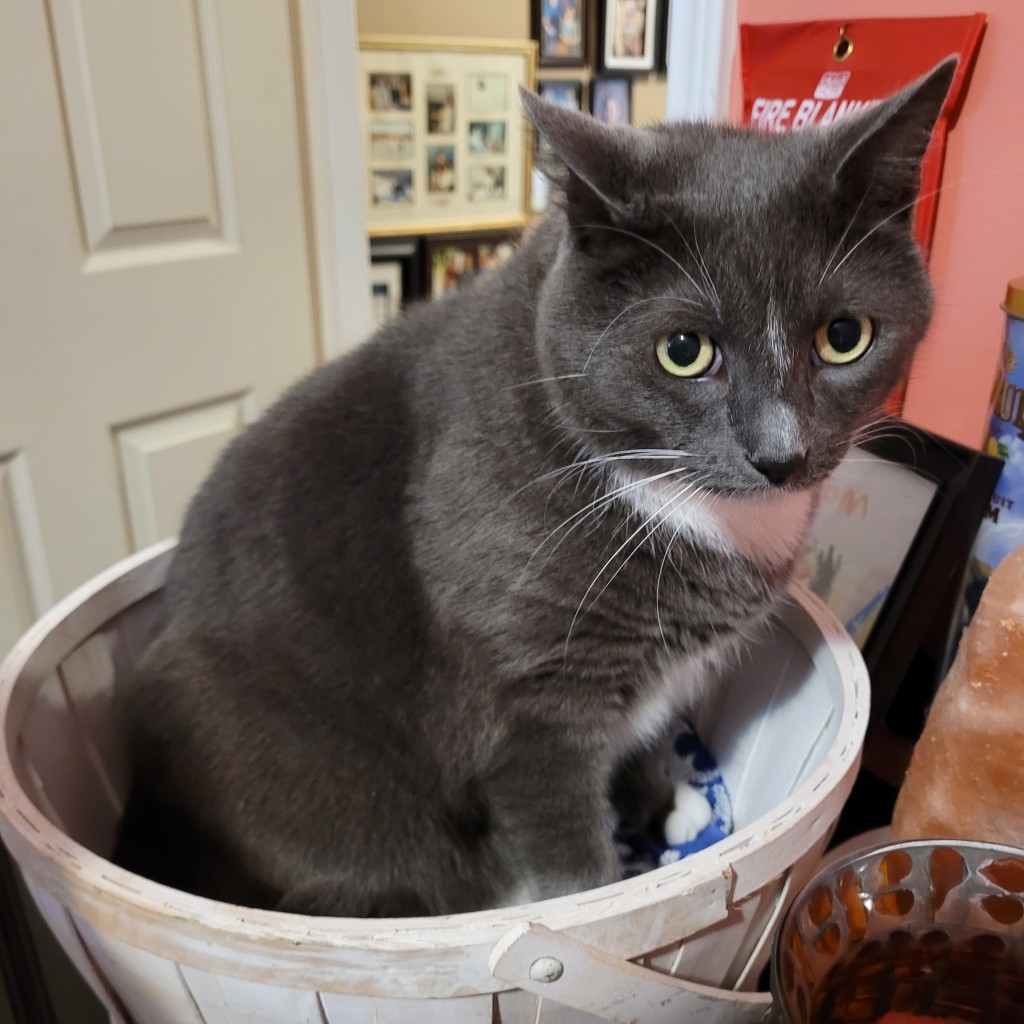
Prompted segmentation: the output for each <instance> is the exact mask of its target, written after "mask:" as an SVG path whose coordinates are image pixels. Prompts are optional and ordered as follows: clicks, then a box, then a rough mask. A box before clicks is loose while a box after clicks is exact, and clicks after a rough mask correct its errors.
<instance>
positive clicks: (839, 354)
mask: <svg viewBox="0 0 1024 1024" xmlns="http://www.w3.org/2000/svg"><path fill="white" fill-rule="evenodd" d="M874 337H875V328H874V325H873V324H872V323H871V321H870V320H869V319H868V318H867V317H866V316H838V317H836V318H835V320H830V321H829V322H828V323H827V324H822V325H821V327H819V328H818V329H817V331H815V333H814V351H815V352H816V353H817V356H818V358H819V359H820V360H821V361H822V362H823V363H828V364H829V365H830V366H842V365H843V363H852V362H854V360H856V359H860V357H861V356H862V355H864V353H865V352H867V350H868V349H869V348H870V347H871V342H872V341H873V340H874Z"/></svg>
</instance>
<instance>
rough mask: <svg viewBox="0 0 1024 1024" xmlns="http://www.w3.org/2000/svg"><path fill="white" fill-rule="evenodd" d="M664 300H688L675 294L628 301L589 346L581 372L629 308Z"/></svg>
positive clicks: (586, 367) (585, 368) (585, 370)
mask: <svg viewBox="0 0 1024 1024" xmlns="http://www.w3.org/2000/svg"><path fill="white" fill-rule="evenodd" d="M665 300H669V301H672V302H689V300H688V299H683V298H680V297H679V296H677V295H651V296H649V297H648V298H646V299H637V300H636V302H632V303H630V304H629V305H628V306H627V307H626V308H625V309H623V310H622V311H621V312H620V313H617V314H616V315H615V317H614V318H613V319H612V320H611V321H610V322H609V324H608V326H607V327H605V329H604V330H603V331H602V332H601V335H600V337H599V338H598V339H597V341H595V342H594V344H593V345H592V346H591V349H590V352H589V353H588V354H587V361H586V362H585V363H584V364H583V371H582V372H583V373H584V374H585V373H586V372H587V369H588V367H589V366H590V360H591V359H593V358H594V353H595V352H596V351H597V346H598V345H600V344H601V342H602V341H604V339H605V337H606V335H607V334H608V332H609V331H610V330H611V329H612V328H613V327H614V326H615V325H616V324H617V323H618V322H619V320H621V319H622V318H623V317H624V316H625V315H626V314H627V313H628V312H629V311H630V310H631V309H636V307H637V306H643V305H645V304H646V303H648V302H664V301H665ZM693 305H697V303H693Z"/></svg>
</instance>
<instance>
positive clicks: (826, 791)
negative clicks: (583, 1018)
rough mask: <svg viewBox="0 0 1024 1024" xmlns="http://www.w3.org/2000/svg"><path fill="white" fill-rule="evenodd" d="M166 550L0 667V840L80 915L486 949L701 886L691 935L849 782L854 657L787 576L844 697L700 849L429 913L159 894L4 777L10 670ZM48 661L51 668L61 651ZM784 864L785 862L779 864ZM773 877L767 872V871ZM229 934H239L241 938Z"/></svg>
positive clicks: (335, 943)
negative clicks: (764, 791)
mask: <svg viewBox="0 0 1024 1024" xmlns="http://www.w3.org/2000/svg"><path fill="white" fill-rule="evenodd" d="M175 545H176V541H174V540H173V539H172V540H167V541H162V542H160V543H158V544H154V545H152V546H151V547H148V548H146V549H144V550H142V551H140V552H137V553H136V554H134V555H132V556H129V557H128V558H125V559H123V560H121V561H119V562H117V563H115V564H114V565H113V566H111V567H110V568H108V569H106V570H104V571H103V572H101V573H99V574H98V575H96V576H95V577H93V578H92V579H91V580H89V581H87V582H86V583H84V584H82V585H81V586H80V587H78V588H77V589H76V590H74V591H73V592H72V593H71V594H69V595H68V596H67V597H66V598H64V599H63V600H62V601H60V602H58V603H57V604H56V605H55V606H54V607H53V608H52V609H51V610H50V611H49V612H47V613H46V614H45V615H43V616H42V617H41V618H40V619H39V620H38V621H37V622H36V623H35V624H34V625H33V626H32V627H31V628H30V629H29V630H28V631H27V632H26V633H25V634H24V635H23V636H22V638H21V639H20V640H19V641H18V642H17V643H16V644H15V646H14V647H13V648H12V650H11V651H10V653H9V654H8V655H7V657H6V658H5V659H4V660H3V662H2V663H0V836H2V838H3V839H4V840H5V841H6V842H7V845H8V846H9V847H20V848H21V849H22V850H23V849H25V848H26V847H27V848H28V849H30V850H31V851H32V852H33V853H34V855H35V856H36V858H38V859H39V860H41V861H43V862H44V864H46V865H48V866H49V868H50V871H49V872H48V873H49V874H51V875H52V873H54V872H55V873H56V874H57V875H59V876H62V877H63V878H64V879H65V880H66V881H67V882H68V883H69V887H70V888H71V889H72V890H73V891H75V892H77V893H78V894H79V895H81V896H83V897H85V904H84V905H81V906H78V905H76V909H80V910H81V911H82V912H83V916H84V917H86V919H88V918H89V913H88V904H90V903H93V902H94V901H96V900H102V902H103V903H104V905H106V906H107V907H109V909H110V911H111V912H113V913H115V914H116V913H117V912H118V911H129V912H130V913H131V914H135V915H142V916H143V917H145V918H148V919H150V920H154V919H159V920H161V921H164V922H166V921H167V920H168V918H171V919H175V920H176V921H177V922H178V923H179V924H181V925H183V926H185V927H186V929H188V930H192V931H194V933H195V934H199V935H202V936H204V937H206V938H207V939H214V938H216V939H217V940H218V941H220V942H222V943H224V944H225V945H227V946H228V947H232V946H234V947H236V948H237V947H238V946H239V945H240V944H241V945H246V946H247V945H249V943H250V941H251V940H252V939H254V938H256V939H258V941H259V942H260V944H261V945H264V946H280V947H281V948H285V949H291V950H295V949H296V948H301V949H302V950H304V951H315V950H318V949H319V950H324V951H329V950H345V949H352V950H354V949H358V950H367V949H368V948H369V949H371V950H378V951H381V952H385V951H386V952H389V953H413V952H416V951H425V950H426V949H431V950H435V951H438V950H439V947H440V948H444V949H448V950H454V949H458V948H462V947H467V946H471V945H479V944H481V943H488V944H492V943H494V942H496V941H497V940H498V939H499V938H501V937H502V936H503V935H505V934H506V933H507V932H508V931H509V930H510V929H511V928H514V927H516V926H517V925H520V924H523V923H525V922H536V923H541V924H544V925H545V926H547V927H549V928H551V929H553V930H558V931H561V930H569V931H572V929H573V928H574V927H576V926H581V925H586V924H588V923H590V922H592V921H594V920H595V919H600V918H602V917H604V916H617V914H616V913H615V912H621V911H622V909H623V906H624V905H628V907H629V909H630V911H631V912H633V911H637V910H640V909H642V908H644V907H650V906H653V905H657V904H661V903H663V902H664V901H665V900H666V899H667V898H670V897H672V896H686V897H688V898H692V897H694V896H695V895H696V894H697V893H698V892H699V891H700V890H702V889H703V890H705V892H706V895H708V896H710V897H712V899H713V902H714V904H715V906H714V908H713V911H712V910H708V909H705V910H703V911H700V910H696V909H695V914H694V916H695V917H696V918H699V920H697V921H696V922H695V924H696V926H695V927H693V928H691V930H690V931H691V933H692V932H693V931H697V930H699V929H702V928H704V927H707V926H710V925H711V924H714V923H716V922H717V921H719V920H722V919H724V918H725V917H726V916H727V914H728V912H729V906H728V905H729V901H730V899H731V898H734V897H740V896H744V895H746V894H747V893H746V892H738V891H737V886H736V875H735V868H736V866H737V863H742V861H743V860H744V857H743V854H744V853H747V854H749V853H750V852H751V851H752V850H754V849H757V850H760V851H762V852H763V851H764V850H765V849H766V848H768V847H770V846H772V845H773V844H777V843H778V842H779V841H780V840H781V839H784V837H785V836H786V834H787V833H788V832H789V831H790V830H791V829H792V828H793V825H794V818H798V819H800V820H803V819H809V820H810V821H811V823H812V825H820V820H819V819H820V816H818V818H816V817H815V812H816V811H817V810H818V809H819V808H820V806H821V805H822V804H823V803H824V802H826V801H827V799H828V798H829V796H830V794H831V793H832V792H833V790H834V789H836V788H837V787H839V786H841V785H842V784H843V782H844V780H846V779H848V778H849V779H852V776H853V774H854V773H855V772H856V770H857V767H858V766H859V763H860V753H861V747H862V744H863V740H864V734H865V731H866V728H867V719H868V710H869V700H870V698H869V683H868V674H867V669H866V667H865V665H864V661H863V658H862V657H861V654H860V651H859V650H858V648H857V647H856V645H855V644H854V642H853V641H852V639H851V638H850V637H849V635H848V634H847V632H846V631H845V629H844V628H843V627H842V625H841V624H840V623H839V621H838V619H837V618H836V617H835V615H834V614H833V613H832V612H831V610H830V609H829V608H828V607H827V606H826V605H825V604H824V603H823V602H822V601H821V600H820V599H819V598H817V597H816V596H815V595H814V594H812V593H811V592H810V591H809V590H808V589H807V588H806V587H804V586H803V585H802V584H799V583H796V582H794V583H791V584H790V585H789V589H788V595H789V599H790V600H788V601H786V602H784V604H783V607H782V608H781V610H780V613H779V615H780V618H781V619H782V620H783V621H785V622H787V623H789V624H792V623H793V622H794V621H798V620H799V619H800V618H801V617H802V618H803V619H804V620H805V627H807V626H809V627H813V628H814V629H815V630H816V633H815V637H816V638H819V637H820V640H821V641H822V642H823V645H824V648H825V650H826V651H827V655H828V657H829V658H830V659H831V660H832V661H833V662H834V664H835V665H836V667H837V669H838V670H839V677H840V679H841V683H842V689H843V698H844V699H843V702H842V708H841V717H840V720H839V723H838V727H837V730H836V734H835V737H834V739H833V741H832V743H831V744H830V746H829V747H828V748H827V749H826V750H825V752H824V754H823V755H822V758H821V762H820V763H819V765H818V766H817V768H815V770H814V771H813V772H812V773H811V774H810V775H809V776H808V777H807V778H806V779H804V781H803V782H802V783H800V785H798V786H797V787H796V788H795V789H794V790H793V791H792V792H791V793H790V794H789V795H788V796H787V797H786V798H785V799H784V800H783V801H781V802H780V803H779V804H777V805H776V806H775V807H773V808H772V809H771V810H770V811H769V812H767V813H765V814H763V815H761V816H760V817H759V818H757V819H755V820H754V821H752V822H751V823H750V824H748V825H746V826H744V827H743V828H741V829H738V830H737V831H736V832H734V833H733V834H732V835H730V836H729V837H727V838H726V839H724V840H722V841H720V842H718V843H716V844H715V845H714V846H712V847H708V848H707V849H706V850H703V851H700V852H698V853H695V854H692V855H690V856H689V857H686V858H684V859H683V860H681V861H677V862H676V863H674V864H670V865H667V866H665V867H661V868H657V869H655V870H653V871H650V872H647V873H645V874H641V875H638V876H636V877H634V878H630V879H626V880H624V881H619V882H615V883H612V884H610V885H607V886H604V887H602V888H599V889H594V890H589V891H586V892H582V893H574V894H570V895H567V896H560V897H556V898H553V899H549V900H543V901H538V902H534V903H527V904H523V905H521V906H516V907H505V908H499V909H495V910H480V911H473V912H470V913H463V914H450V915H443V916H439V917H416V918H391V919H363V918H341V917H311V916H305V915H298V914H287V913H283V912H280V911H272V910H257V909H252V908H248V907H240V906H234V905H232V904H228V903H222V902H219V901H217V900H212V899H207V898H206V897H202V896H195V895H192V894H190V893H185V892H181V891H179V890H176V889H171V888H169V887H167V886H164V885H161V884H160V883H157V882H152V881H150V880H149V879H146V878H143V877H142V876H139V875H135V874H133V873H132V872H129V871H127V870H125V869H124V868H121V867H119V866H117V865H115V864H114V863H113V862H111V861H109V860H107V859H105V858H103V857H101V856H99V855H98V854H96V853H93V852H92V851H91V850H89V849H88V848H86V847H84V846H82V845H81V844H79V843H78V842H76V841H75V840H74V839H72V838H71V837H70V836H68V835H67V834H66V833H64V832H63V831H61V829H59V828H58V827H57V826H56V825H54V824H52V823H51V822H50V820H49V819H48V818H47V817H46V816H45V815H44V814H43V813H42V812H41V811H40V810H39V809H38V808H37V807H36V805H35V804H34V802H33V801H32V799H31V798H30V797H29V796H28V794H27V793H26V792H25V791H24V789H23V788H22V786H21V783H20V781H19V780H18V778H17V776H16V775H15V772H14V765H13V762H12V758H11V750H10V743H9V735H8V730H9V723H8V712H9V710H10V706H11V702H12V698H13V697H15V696H16V694H17V691H18V684H19V683H24V681H23V679H22V676H23V673H24V671H25V669H26V667H27V666H28V664H29V662H30V661H31V659H32V658H33V656H34V655H35V654H36V653H37V651H38V650H39V648H40V647H41V646H42V645H43V643H44V642H46V641H47V640H49V639H51V638H52V637H53V636H54V635H55V634H57V633H58V632H59V631H60V630H61V629H62V628H63V626H64V624H65V622H66V620H67V619H68V618H69V617H70V616H71V615H72V614H73V613H74V612H76V611H78V610H80V609H82V608H83V606H85V605H87V603H89V602H94V601H96V599H97V598H99V597H100V596H102V595H103V594H105V593H108V592H109V591H111V590H112V589H114V588H119V587H123V586H124V584H125V583H126V582H130V581H132V580H133V579H136V578H138V577H139V575H140V572H141V570H150V572H149V577H150V578H149V581H148V582H144V583H143V585H142V586H143V589H142V590H141V591H140V592H138V593H136V595H135V596H134V597H133V598H132V599H131V600H129V601H125V602H124V603H123V604H121V605H119V606H118V608H117V610H116V612H114V614H117V613H118V612H120V611H123V610H125V609H126V608H128V607H131V606H132V605H133V604H135V603H137V602H138V601H140V600H142V599H143V598H144V597H146V596H148V595H149V594H151V593H153V592H155V591H156V590H158V589H159V588H160V586H161V585H162V583H163V573H162V572H160V570H161V569H163V570H165V569H166V565H167V563H168V562H169V561H170V556H171V554H172V553H173V550H174V547H175ZM161 563H162V564H161ZM154 570H156V571H155V572H154ZM154 581H155V582H154ZM109 617H110V616H108V619H109ZM808 620H809V621H808ZM104 621H106V620H104ZM89 635H92V634H88V635H86V636H80V637H77V638H75V640H74V643H72V644H70V646H69V648H68V650H67V651H66V652H65V654H64V657H66V656H67V654H69V653H70V652H71V650H74V649H75V648H76V647H77V646H78V645H79V644H81V643H83V642H85V640H86V639H88V636H89ZM797 635H798V637H799V634H797ZM808 653H809V654H810V655H811V656H812V658H813V656H814V654H815V651H813V650H811V649H810V648H809V649H808ZM57 660H58V663H59V661H62V660H63V657H62V658H60V659H57ZM51 670H52V669H51ZM830 781H832V782H833V783H834V784H833V785H832V786H829V785H827V783H829V782H830ZM823 831H824V827H822V828H820V829H819V833H818V834H817V835H820V833H821V832H823ZM813 838H814V837H812V838H811V839H803V840H801V842H800V844H799V846H800V847H801V848H806V847H807V846H809V845H810V842H811V841H812V839H813ZM11 852H12V854H13V855H14V856H15V859H16V860H18V862H19V865H21V866H22V869H23V870H26V871H27V873H30V874H33V872H32V870H31V868H26V867H25V866H24V865H22V861H21V858H20V857H19V856H18V852H19V851H18V850H17V849H14V848H12V850H11ZM790 863H791V862H790V861H787V862H786V863H785V865H784V866H783V868H781V869H780V870H784V869H785V868H787V867H789V865H790ZM777 874H778V870H776V871H775V872H774V874H773V875H772V876H769V877H774V876H775V875H777ZM764 881H765V880H761V881H759V882H758V884H757V885H753V886H750V891H755V890H756V889H757V888H759V887H760V885H763V884H764ZM694 902H697V901H696V900H695V901H694ZM240 929H242V930H244V931H245V932H246V933H247V934H246V936H245V938H244V939H243V938H242V936H241V935H240Z"/></svg>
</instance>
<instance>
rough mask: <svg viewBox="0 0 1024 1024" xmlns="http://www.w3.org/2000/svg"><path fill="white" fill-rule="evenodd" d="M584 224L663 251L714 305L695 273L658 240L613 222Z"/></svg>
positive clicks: (706, 299)
mask: <svg viewBox="0 0 1024 1024" xmlns="http://www.w3.org/2000/svg"><path fill="white" fill-rule="evenodd" d="M583 226H584V227H586V228H590V229H596V230H599V231H602V230H603V231H614V232H615V233H617V234H620V235H626V236H627V237H628V238H633V239H635V240H636V241H638V242H643V244H644V245H647V246H650V247H651V248H652V249H654V250H655V252H659V253H661V255H662V256H664V257H665V259H667V260H668V261H669V262H670V263H672V264H673V265H674V266H675V267H676V269H677V270H678V271H679V272H680V273H681V274H682V275H683V276H684V277H685V278H686V279H687V280H688V281H689V282H690V284H691V285H693V288H694V290H695V291H696V292H697V294H698V295H699V296H700V297H701V298H702V299H704V301H705V302H706V303H708V305H710V306H713V305H714V302H713V301H712V300H711V297H710V296H709V295H708V294H707V292H705V291H704V289H703V288H701V286H700V285H699V284H697V282H696V280H695V279H694V277H693V275H692V274H691V273H690V272H689V271H688V270H687V269H686V267H684V266H683V265H682V263H680V262H679V260H677V259H676V258H675V256H673V255H672V254H671V253H670V252H668V251H667V250H666V249H663V248H662V247H661V246H660V245H658V243H657V242H652V241H651V240H650V239H649V238H644V236H643V235H638V234H637V233H636V232H635V231H627V230H626V229H625V228H617V227H614V226H613V225H611V224H584V225H583Z"/></svg>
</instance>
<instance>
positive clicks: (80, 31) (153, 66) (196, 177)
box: [48, 0, 239, 271]
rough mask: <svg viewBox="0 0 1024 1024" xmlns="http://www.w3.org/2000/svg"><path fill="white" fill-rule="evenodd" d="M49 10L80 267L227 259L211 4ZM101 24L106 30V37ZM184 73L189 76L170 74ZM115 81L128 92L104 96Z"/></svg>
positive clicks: (82, 3) (76, 0)
mask: <svg viewBox="0 0 1024 1024" xmlns="http://www.w3.org/2000/svg"><path fill="white" fill-rule="evenodd" d="M48 6H49V13H50V21H51V25H52V28H53V43H54V61H55V63H56V70H57V77H58V80H59V82H60V88H61V95H62V98H63V113H64V120H65V127H66V132H67V138H68V142H69V145H70V148H71V155H72V161H71V163H72V168H73V175H74V179H75V183H76V186H77V192H78V200H79V208H80V215H81V220H82V231H83V236H84V241H85V246H86V250H87V256H86V260H85V269H86V270H89V271H97V270H106V269H116V268H120V267H125V266H132V265H135V264H146V263H155V262H165V261H168V260H174V259H194V258H196V257H202V256H206V255H222V254H225V253H230V252H236V251H237V250H238V245H239V229H238V215H237V209H236V201H235V194H234V183H233V176H232V172H231V151H230V145H229V140H228V130H227V124H228V121H227V110H226V105H225V95H224V82H223V72H222V69H221V57H220V46H219V41H218V32H217V19H216V13H215V11H214V6H213V0H175V2H174V3H173V4H172V3H171V2H170V0H165V2H164V3H162V4H161V5H159V6H158V7H150V6H148V5H143V6H142V7H139V6H138V5H137V4H134V3H131V2H130V0H103V2H102V3H97V2H93V0H48ZM111 21H113V22H116V25H117V31H116V32H112V31H109V28H110V26H109V25H108V24H107V22H111ZM114 41H116V43H117V45H116V46H115V45H114ZM119 61H120V62H121V65H120V66H117V62H119ZM189 64H191V65H192V66H193V67H194V72H195V74H194V77H193V76H189V75H182V74H181V68H182V66H186V67H187V66H188V65H189ZM126 79H127V80H130V81H134V82H137V83H138V86H139V88H138V91H137V92H136V93H133V94H131V95H126V94H125V92H124V90H123V89H119V88H116V87H115V86H116V84H117V83H121V82H123V81H125V80H126ZM108 83H109V84H108ZM115 125H116V131H115V130H113V127H114V126H115ZM105 126H107V127H105Z"/></svg>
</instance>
